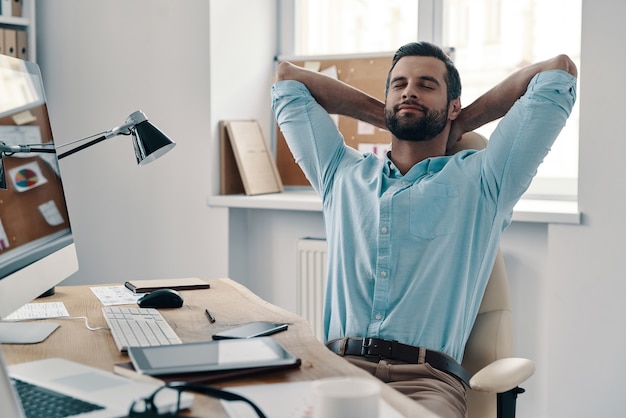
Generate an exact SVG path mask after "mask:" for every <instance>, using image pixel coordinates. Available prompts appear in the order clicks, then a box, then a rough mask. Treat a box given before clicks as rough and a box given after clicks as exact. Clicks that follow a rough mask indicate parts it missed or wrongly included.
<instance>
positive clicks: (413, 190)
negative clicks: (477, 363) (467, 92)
mask: <svg viewBox="0 0 626 418" xmlns="http://www.w3.org/2000/svg"><path fill="white" fill-rule="evenodd" d="M576 77H577V69H576V67H575V65H574V64H573V62H572V61H571V60H570V59H569V58H568V57H567V56H565V55H559V56H557V57H555V58H552V59H549V60H546V61H542V62H539V63H537V64H533V65H530V66H528V67H525V68H523V69H521V70H518V71H517V72H515V73H513V74H512V75H510V76H509V77H508V78H506V79H505V80H504V81H503V82H501V83H500V84H498V85H497V86H496V87H494V88H493V89H491V90H490V91H488V92H487V93H485V94H484V95H483V96H481V97H480V98H479V99H477V100H476V101H475V102H474V103H472V104H471V105H470V106H468V107H467V108H464V109H462V108H461V102H460V95H461V82H460V78H459V74H458V72H457V70H456V68H455V67H454V64H453V63H452V61H451V60H450V59H449V58H448V57H447V56H446V54H445V53H444V52H443V51H442V50H441V49H440V48H438V47H436V46H434V45H432V44H429V43H425V42H421V43H411V44H408V45H405V46H403V47H401V48H400V49H398V51H397V52H396V54H395V56H394V58H393V62H392V65H391V69H390V71H389V74H388V77H387V82H386V84H387V86H386V98H385V103H381V102H380V101H379V100H377V99H375V98H373V97H370V96H368V95H366V94H364V93H362V92H360V91H358V90H356V89H354V88H352V87H350V86H348V85H347V84H345V83H342V82H340V81H337V80H334V79H332V78H330V77H326V76H324V75H322V74H319V73H315V72H312V71H308V70H305V69H303V68H299V67H297V66H294V65H292V64H289V63H281V64H280V65H279V67H278V69H277V71H276V83H275V84H274V86H273V87H272V97H273V102H272V106H273V110H274V113H275V115H276V120H277V122H278V124H279V125H280V129H281V130H282V132H283V134H284V137H285V139H286V141H287V143H288V145H289V148H290V150H291V152H292V154H293V155H294V157H295V159H296V161H297V162H298V164H299V165H300V167H301V168H302V169H303V171H304V173H305V174H306V176H307V178H308V179H309V181H310V182H311V184H312V186H313V188H314V189H315V191H316V192H317V193H318V194H319V195H320V197H321V199H322V204H323V213H324V219H325V224H326V234H327V241H328V246H329V255H328V278H327V284H326V303H325V307H324V324H325V333H326V335H325V337H326V340H327V345H328V347H329V348H330V349H331V350H333V351H335V352H336V353H338V354H340V355H344V356H345V358H346V359H347V360H349V361H350V362H352V363H353V364H356V365H358V366H359V367H362V368H364V369H366V370H368V371H370V372H371V373H372V374H373V375H375V376H377V377H379V378H381V379H382V380H383V381H385V382H387V383H388V384H389V385H391V386H392V387H394V388H396V389H398V390H399V391H401V392H402V393H404V394H406V395H407V396H410V397H411V398H413V399H415V400H416V401H418V402H419V403H420V404H422V405H423V406H425V407H427V408H429V409H431V410H432V411H434V412H435V413H437V414H439V415H441V416H443V417H464V416H466V404H465V391H466V383H467V379H468V376H467V373H466V372H465V371H464V370H463V369H462V368H461V367H460V365H459V364H460V362H461V361H462V357H463V352H464V349H465V343H466V342H467V339H468V337H469V334H470V332H471V329H472V326H473V324H474V320H475V318H476V315H477V311H478V308H479V306H480V302H481V300H482V296H483V293H484V290H485V287H486V285H487V282H488V279H489V275H490V273H491V269H492V267H493V263H494V260H495V256H496V253H497V249H498V245H499V239H500V236H501V233H502V231H503V230H504V229H505V228H506V227H507V226H508V225H509V224H510V222H511V216H512V212H513V207H514V205H515V203H516V202H517V201H518V200H519V198H520V197H521V195H522V194H523V193H524V191H525V190H526V189H527V187H528V186H529V184H530V181H531V179H532V177H533V176H534V175H535V173H536V170H537V167H538V166H539V164H540V163H541V161H542V160H543V158H544V157H545V155H546V154H547V153H548V151H549V149H550V147H551V145H552V143H553V142H554V140H555V139H556V137H557V135H558V133H559V132H560V130H561V128H562V127H563V126H564V124H565V121H566V119H567V117H568V116H569V114H570V112H571V109H572V107H573V105H574V102H575V98H576ZM329 113H332V114H343V115H347V116H350V117H354V118H357V119H360V120H363V121H366V122H369V123H371V124H373V125H375V126H378V127H382V128H388V129H389V131H390V132H391V151H390V152H389V153H388V154H387V156H386V158H385V160H384V161H380V160H379V159H378V158H377V157H376V156H374V155H371V154H361V153H359V152H358V151H356V150H355V149H353V148H350V147H349V146H347V145H346V144H345V142H344V140H343V137H342V136H341V134H340V132H339V131H338V129H337V127H336V125H335V123H334V122H333V120H332V119H331V118H330V116H329ZM502 116H504V117H503V119H502V120H501V121H500V122H499V124H498V128H497V129H496V130H495V132H494V133H493V135H492V136H491V138H490V140H489V144H488V145H487V147H486V149H484V150H482V151H472V150H468V151H462V152H459V153H456V154H455V155H451V156H447V155H446V149H447V148H448V147H449V145H452V144H454V143H455V142H456V141H457V140H459V138H461V141H462V137H461V135H462V134H463V133H465V132H469V131H471V130H473V129H476V128H477V127H479V126H481V125H482V124H484V123H487V122H489V121H492V120H495V119H497V118H500V117H502Z"/></svg>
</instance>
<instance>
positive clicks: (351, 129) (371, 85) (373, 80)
mask: <svg viewBox="0 0 626 418" xmlns="http://www.w3.org/2000/svg"><path fill="white" fill-rule="evenodd" d="M392 58H393V54H389V55H383V56H372V57H367V56H354V57H345V58H328V59H322V60H315V59H313V60H311V61H304V60H297V59H288V61H289V62H292V63H294V64H296V65H299V66H310V65H311V64H314V65H318V64H319V70H320V71H323V70H326V69H328V68H330V67H333V66H335V67H336V69H337V77H338V78H339V80H341V81H343V82H345V83H348V84H350V85H351V86H354V87H356V88H358V89H359V90H362V91H364V92H366V93H368V94H369V95H371V96H374V97H376V98H378V99H380V100H384V98H385V80H386V78H387V73H388V72H389V67H390V66H391V60H392ZM338 126H339V130H340V131H341V133H342V134H343V136H344V139H345V141H346V144H348V145H349V146H351V147H353V148H355V149H358V148H359V144H388V143H389V142H390V138H391V137H390V136H389V132H387V131H385V130H382V129H379V128H375V127H373V126H371V125H367V124H364V123H363V122H359V121H357V120H355V119H352V118H349V117H345V116H338ZM276 165H277V166H278V172H279V173H280V177H281V179H282V181H283V184H284V185H285V186H305V185H310V183H309V181H308V180H307V179H306V177H305V176H304V173H303V172H302V170H301V169H300V167H299V166H298V165H297V164H296V162H295V161H294V159H293V156H292V155H291V152H290V151H289V148H288V147H287V143H286V142H285V138H284V137H283V135H282V133H281V132H280V129H276Z"/></svg>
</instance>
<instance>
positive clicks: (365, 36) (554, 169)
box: [281, 0, 582, 199]
mask: <svg viewBox="0 0 626 418" xmlns="http://www.w3.org/2000/svg"><path fill="white" fill-rule="evenodd" d="M581 3H582V1H581V0H542V1H540V2H539V1H535V0H518V1H505V0H444V1H440V0H387V1H384V2H382V1H379V0H294V1H293V2H291V1H283V3H282V5H281V7H282V9H283V10H282V13H283V16H285V15H286V16H293V17H294V19H293V22H294V24H293V28H291V29H290V30H286V29H285V28H286V26H285V24H284V22H282V27H283V35H282V36H281V41H282V44H281V46H282V48H281V54H283V55H298V56H305V55H335V54H342V55H346V54H362V53H377V52H389V51H394V50H395V49H396V48H397V47H398V46H400V45H402V44H405V43H407V42H411V41H414V40H416V39H420V40H425V41H430V42H434V43H436V44H439V45H441V46H443V47H452V48H454V60H455V63H456V65H457V67H458V68H459V72H460V73H461V76H462V80H463V94H462V97H461V99H462V102H463V104H465V105H467V104H469V103H471V102H472V101H473V100H474V99H476V98H477V97H478V96H479V95H480V94H482V93H484V92H485V91H487V90H488V89H489V88H491V87H493V86H494V85H495V84H497V83H498V82H499V81H501V80H502V79H504V78H505V77H506V76H507V75H509V74H511V73H512V72H513V71H515V70H516V69H518V68H520V67H522V66H524V65H527V64H529V63H532V62H536V61H540V60H543V59H547V58H550V57H552V56H555V55H557V54H559V53H566V54H568V55H569V56H570V57H571V58H572V59H573V60H574V61H575V62H576V65H577V66H578V69H579V71H580V33H581V8H582V5H581ZM289 4H293V5H295V7H294V8H293V10H288V11H285V10H284V9H285V8H286V7H287V8H289V7H290V6H289ZM555 16H558V20H559V21H563V22H568V23H567V24H566V25H559V27H558V31H555V28H554V19H555ZM290 33H293V36H291V37H290ZM288 39H293V41H291V43H290V42H287V40H288ZM579 94H580V89H579ZM578 109H579V106H578V102H577V104H576V106H575V107H574V111H573V113H572V115H571V116H570V118H569V120H568V122H567V125H566V127H565V128H564V130H563V131H562V132H561V135H560V136H559V139H558V140H557V141H556V143H555V145H554V146H553V148H552V151H551V152H550V154H549V155H548V157H547V158H546V160H545V161H544V163H543V164H542V165H541V166H540V167H539V171H538V173H537V176H536V177H535V180H534V181H533V184H532V186H531V188H530V190H529V191H528V192H527V195H526V197H531V198H558V199H575V198H576V195H577V183H578V181H577V180H578V179H577V177H578V118H579V110H578ZM494 128H495V123H491V124H488V125H485V126H484V127H482V128H480V129H479V130H478V131H479V132H481V133H482V134H484V135H485V136H487V137H488V136H489V134H490V133H491V132H492V131H493V129H494Z"/></svg>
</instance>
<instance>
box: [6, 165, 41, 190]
mask: <svg viewBox="0 0 626 418" xmlns="http://www.w3.org/2000/svg"><path fill="white" fill-rule="evenodd" d="M9 176H10V177H11V180H12V181H13V186H14V187H15V190H17V191H18V192H25V191H27V190H30V189H34V188H35V187H38V186H41V185H42V184H46V183H47V182H48V179H46V177H45V176H44V175H43V173H42V171H41V168H40V167H39V164H37V162H36V161H33V162H32V163H28V164H24V165H21V166H19V167H15V168H13V169H11V170H9Z"/></svg>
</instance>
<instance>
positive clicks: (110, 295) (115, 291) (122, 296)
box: [90, 285, 144, 306]
mask: <svg viewBox="0 0 626 418" xmlns="http://www.w3.org/2000/svg"><path fill="white" fill-rule="evenodd" d="M90 289H91V291H92V292H93V293H94V295H96V297H97V298H98V299H100V302H101V303H102V305H104V306H113V305H129V304H137V299H139V298H140V297H142V296H143V295H144V294H143V293H133V292H131V291H130V290H128V289H127V288H126V287H124V285H119V286H98V287H91V288H90Z"/></svg>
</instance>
